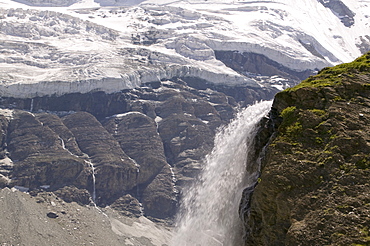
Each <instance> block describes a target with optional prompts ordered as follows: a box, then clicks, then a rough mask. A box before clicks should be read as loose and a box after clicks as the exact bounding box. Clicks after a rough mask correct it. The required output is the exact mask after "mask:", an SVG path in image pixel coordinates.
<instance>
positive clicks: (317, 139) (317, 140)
mask: <svg viewBox="0 0 370 246" xmlns="http://www.w3.org/2000/svg"><path fill="white" fill-rule="evenodd" d="M315 142H316V143H317V144H322V143H323V142H324V141H323V140H322V138H320V137H316V138H315Z"/></svg>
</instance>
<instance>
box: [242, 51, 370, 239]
mask: <svg viewBox="0 0 370 246" xmlns="http://www.w3.org/2000/svg"><path fill="white" fill-rule="evenodd" d="M369 64H370V53H367V54H366V55H364V56H362V57H360V58H358V59H356V60H355V61H354V62H352V63H348V64H342V65H338V66H335V67H333V68H327V69H323V70H322V71H320V72H319V74H318V75H316V76H313V77H310V78H309V79H307V80H305V81H303V82H302V83H301V84H300V85H298V86H296V87H293V88H291V89H287V90H285V91H283V92H281V93H278V94H277V95H276V98H275V100H274V104H273V107H272V111H271V114H272V119H273V120H272V121H273V123H272V124H275V126H274V127H275V131H274V132H273V134H272V136H273V137H272V139H271V140H270V141H271V142H270V143H269V145H268V147H267V150H266V153H265V157H264V159H263V161H262V168H263V170H262V174H261V177H260V179H259V183H258V185H257V187H256V189H255V192H254V194H253V195H252V202H251V204H250V205H251V209H250V212H249V214H248V213H246V214H244V216H246V217H247V220H246V221H248V222H247V233H248V236H247V240H246V245H368V244H369V243H370V238H369V233H370V231H369V227H368V225H369V223H370V220H369V202H370V195H369V194H370V193H369V191H370V187H369V183H368V177H369V174H370V173H369V171H370V166H369V163H370V162H369V151H370V145H369V141H370V136H369V132H370V131H369V119H370V118H369V117H370V115H369V112H370V101H369V98H370V97H369V96H370V90H369V85H370V65H369Z"/></svg>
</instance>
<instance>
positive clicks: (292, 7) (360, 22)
mask: <svg viewBox="0 0 370 246" xmlns="http://www.w3.org/2000/svg"><path fill="white" fill-rule="evenodd" d="M342 2H343V3H344V4H346V5H347V6H348V7H349V8H350V9H351V10H352V11H353V12H355V13H356V15H355V17H354V18H355V24H354V25H353V26H351V27H346V26H344V25H343V23H341V20H340V19H339V18H338V17H337V16H336V15H335V13H333V12H332V11H331V10H330V9H328V8H325V7H324V6H323V5H322V4H320V3H319V2H318V1H317V0H302V1H301V2H300V3H299V4H297V2H296V1H293V0H270V1H252V0H245V1H237V0H222V1H221V0H208V1H204V0H182V1H176V0H145V1H144V0H117V1H116V0H95V1H93V0H80V1H77V0H69V1H63V0H17V2H15V1H12V0H2V1H1V2H0V18H1V22H0V51H1V52H0V96H15V97H25V98H26V97H34V96H44V95H53V94H55V95H61V94H65V93H71V92H81V93H85V92H90V91H94V90H103V91H106V92H108V93H111V92H115V91H119V90H122V89H132V88H135V87H138V86H140V85H141V84H142V83H146V82H152V81H158V80H166V79H171V78H172V77H184V76H185V77H186V76H194V77H200V78H202V79H206V80H208V81H210V82H213V83H224V84H245V85H248V86H251V87H259V86H260V85H259V83H258V82H257V81H255V80H254V79H253V78H248V77H246V76H244V75H240V74H238V73H236V72H235V71H233V70H232V69H230V68H228V67H226V66H225V65H224V64H223V63H221V62H220V61H218V60H217V59H216V58H215V54H214V51H215V50H225V51H239V52H254V53H258V54H262V55H265V56H267V57H269V58H270V59H272V60H274V61H276V62H278V63H280V64H282V65H284V66H286V67H288V68H290V69H293V70H297V71H303V70H306V69H320V68H322V67H325V66H331V65H335V64H338V63H341V62H349V61H351V60H353V59H354V58H356V57H358V56H360V55H361V53H360V50H359V48H358V46H357V45H358V44H359V42H360V41H361V38H364V37H365V36H366V35H369V33H370V27H369V20H370V19H369V18H370V16H369V14H368V13H370V1H368V0H366V1H365V0H361V1H357V0H342ZM58 6H59V7H58Z"/></svg>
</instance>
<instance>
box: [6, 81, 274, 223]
mask: <svg viewBox="0 0 370 246" xmlns="http://www.w3.org/2000/svg"><path fill="white" fill-rule="evenodd" d="M275 92H276V91H274V90H271V89H270V90H269V89H259V91H256V90H255V89H251V88H248V87H228V86H215V85H212V84H209V83H208V82H206V81H203V80H200V79H196V78H184V79H180V78H178V79H174V80H173V81H158V82H154V83H149V84H146V85H143V86H142V87H140V88H137V89H133V90H126V91H121V92H119V93H114V94H106V93H104V92H92V93H88V94H79V93H76V94H68V95H63V96H60V97H57V96H49V97H37V98H33V99H19V98H10V97H2V98H1V102H0V107H1V108H2V109H1V110H0V130H1V134H2V135H1V136H2V137H1V138H0V146H1V152H0V188H3V187H16V188H18V189H20V190H28V191H30V193H31V194H33V195H37V194H38V192H39V191H42V190H47V191H49V192H53V193H54V194H55V195H57V196H58V197H59V198H62V199H63V200H65V201H66V202H72V201H75V202H78V203H80V204H89V203H92V202H95V203H96V204H97V205H98V206H101V207H105V206H107V205H109V206H111V207H112V208H114V209H116V210H119V211H120V213H121V214H123V215H128V216H133V217H138V216H141V215H143V214H144V215H146V216H149V217H152V218H157V219H167V218H171V217H173V216H174V214H175V212H176V209H177V201H178V199H179V191H180V190H181V187H182V186H183V185H184V184H186V183H188V182H190V181H192V179H193V178H194V177H195V175H196V174H197V173H198V172H199V170H200V169H201V161H202V158H203V157H204V156H205V155H206V154H207V153H208V152H209V151H210V150H211V149H212V147H213V137H214V134H215V130H216V128H217V127H219V126H220V125H222V124H225V123H227V122H228V121H229V120H230V119H231V118H232V117H233V116H234V113H235V111H236V110H237V107H238V106H246V105H248V104H251V103H253V102H254V101H255V100H261V99H270V98H272V97H273V95H274V94H275Z"/></svg>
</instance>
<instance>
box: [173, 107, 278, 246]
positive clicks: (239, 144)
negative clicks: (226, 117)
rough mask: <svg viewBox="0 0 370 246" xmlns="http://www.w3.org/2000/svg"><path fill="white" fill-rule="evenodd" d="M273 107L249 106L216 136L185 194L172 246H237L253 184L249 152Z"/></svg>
mask: <svg viewBox="0 0 370 246" xmlns="http://www.w3.org/2000/svg"><path fill="white" fill-rule="evenodd" d="M270 107H271V102H261V103H257V104H255V105H253V106H250V107H248V108H246V109H244V110H243V111H241V112H240V113H239V114H238V115H237V117H236V119H235V120H233V121H232V122H231V123H230V124H229V125H227V126H225V127H224V128H222V129H220V131H219V132H218V133H217V134H216V137H215V146H214V148H213V150H212V152H211V153H210V154H209V155H207V156H206V158H205V161H204V168H203V171H202V173H201V174H200V176H199V180H198V181H197V182H195V183H194V184H193V185H192V186H191V187H190V188H189V189H187V190H185V191H184V196H183V199H182V204H181V209H180V215H179V217H178V221H177V231H176V233H175V236H174V238H173V240H172V241H171V245H172V246H177V245H181V246H219V245H222V246H232V245H238V243H236V241H235V240H237V238H241V237H242V235H241V228H242V227H241V220H240V219H239V215H238V208H239V204H240V199H241V195H242V190H243V188H244V187H247V186H250V185H251V184H252V180H250V181H248V174H247V171H246V169H247V168H246V167H247V165H248V164H247V159H248V150H249V149H250V148H251V142H252V139H253V138H254V136H255V133H256V127H255V126H256V124H257V123H258V122H259V120H260V119H261V118H262V117H264V116H265V115H266V114H267V113H268V111H269V110H270ZM249 175H251V174H249ZM249 179H252V177H249ZM239 240H240V239H239ZM239 244H240V243H239Z"/></svg>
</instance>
